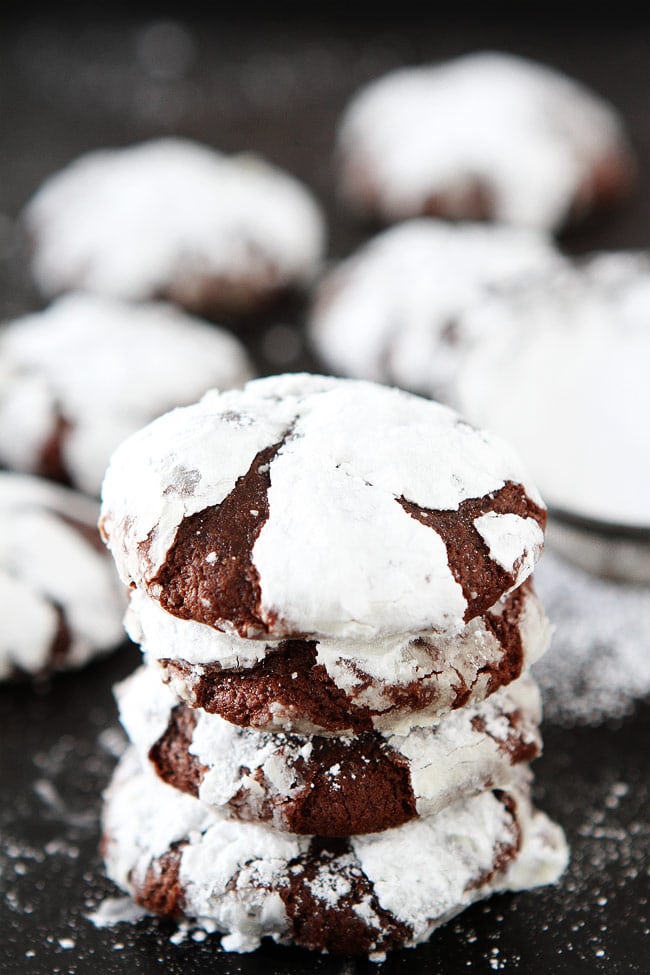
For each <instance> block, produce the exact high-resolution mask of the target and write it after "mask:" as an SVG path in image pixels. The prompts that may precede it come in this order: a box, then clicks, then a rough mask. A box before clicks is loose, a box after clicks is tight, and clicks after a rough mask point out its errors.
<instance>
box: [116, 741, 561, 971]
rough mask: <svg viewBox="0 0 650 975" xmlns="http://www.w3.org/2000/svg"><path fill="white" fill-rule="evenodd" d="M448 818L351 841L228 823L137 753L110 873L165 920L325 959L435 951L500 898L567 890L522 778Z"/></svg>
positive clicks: (124, 790) (236, 941) (119, 786)
mask: <svg viewBox="0 0 650 975" xmlns="http://www.w3.org/2000/svg"><path fill="white" fill-rule="evenodd" d="M517 778H518V779H519V780H518V781H515V782H513V785H512V786H511V787H510V788H509V789H508V791H502V790H494V791H493V790H488V791H485V792H481V793H479V794H478V795H475V796H472V797H471V798H468V799H463V800H461V801H459V802H457V803H454V804H452V805H450V806H447V807H446V808H445V809H443V810H442V811H441V812H439V813H438V814H437V815H435V816H429V817H425V818H421V819H416V820H413V821H412V822H410V823H407V824H406V825H404V826H400V827H397V828H394V829H389V830H385V831H384V832H381V833H373V834H368V835H365V836H364V835H356V836H351V837H348V838H344V839H326V838H322V837H315V836H311V837H310V836H298V835H296V834H292V833H285V832H282V831H279V830H275V829H271V828H269V827H268V826H264V825H259V824H257V823H244V822H236V821H231V820H228V819H224V818H222V817H221V816H219V815H217V814H216V813H215V812H214V811H213V810H212V809H211V808H210V807H209V806H207V805H206V804H205V803H203V802H201V801H200V800H199V799H195V798H193V797H192V796H189V795H186V794H183V793H182V792H180V791H178V790H176V789H174V788H171V787H170V786H168V785H166V784H164V783H162V782H160V781H158V780H157V779H156V778H155V776H153V775H152V774H151V773H150V772H149V771H148V770H145V769H143V767H142V765H141V763H140V762H139V760H138V758H137V755H136V753H135V750H134V749H130V750H129V752H127V754H126V756H125V757H124V758H123V760H122V762H121V763H120V765H119V767H118V769H117V772H116V774H115V777H114V779H113V782H112V784H111V786H110V787H109V789H108V791H107V793H106V805H105V815H104V854H105V858H106V864H107V868H108V873H109V876H110V877H111V878H112V879H113V880H114V881H115V882H116V883H118V884H119V885H120V886H121V887H123V888H124V889H126V890H128V891H130V893H131V894H132V896H133V897H134V899H135V900H136V901H137V902H138V903H140V904H142V905H143V906H145V907H146V908H148V909H149V910H152V911H154V912H155V913H158V914H162V915H164V916H168V917H173V918H176V919H181V918H187V919H189V920H191V921H194V922H197V923H198V924H199V925H202V926H204V927H206V928H208V929H211V930H217V931H220V932H222V933H224V934H225V935H226V936H225V937H224V938H223V940H222V944H223V947H224V948H226V949H227V950H230V951H250V950H253V949H255V948H256V947H258V946H259V944H260V941H261V939H262V937H264V936H269V937H271V938H273V939H274V940H275V941H277V942H280V943H290V942H291V943H294V944H298V945H301V946H303V947H306V948H312V949H316V950H319V951H329V952H334V953H341V954H363V953H382V952H385V951H386V950H390V949H394V948H400V947H409V946H413V945H416V944H418V943H419V942H421V941H424V940H426V939H427V938H428V937H429V936H430V934H431V933H432V931H434V930H435V928H436V927H438V926H439V925H440V924H443V923H444V922H445V921H447V920H449V919H450V918H451V917H453V916H454V915H456V914H458V913H459V912H460V911H461V910H463V909H464V908H465V907H467V906H468V905H469V904H471V903H473V902H474V901H477V900H479V899H481V898H483V897H486V896H487V895H489V894H491V893H494V892H496V891H504V890H521V889H524V888H530V887H535V886H538V885H541V884H546V883H551V882H553V881H554V880H555V879H556V878H557V877H558V875H559V874H560V873H561V872H562V870H563V869H564V866H565V865H566V857H567V853H566V846H565V842H564V838H563V835H562V831H561V830H560V829H559V827H557V826H555V825H554V824H552V823H551V822H550V821H549V820H548V819H547V817H546V816H545V815H544V814H543V813H540V812H536V811H535V810H533V809H532V807H531V805H530V798H529V785H528V777H527V775H526V772H525V770H522V774H521V776H519V777H517Z"/></svg>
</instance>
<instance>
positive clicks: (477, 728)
mask: <svg viewBox="0 0 650 975" xmlns="http://www.w3.org/2000/svg"><path fill="white" fill-rule="evenodd" d="M116 693H117V697H118V703H119V707H120V718H121V721H122V724H123V725H124V728H125V730H126V732H127V734H128V735H129V738H130V739H131V741H132V742H133V744H134V745H135V746H136V749H137V751H138V754H139V756H140V760H141V761H142V763H143V764H146V763H147V762H148V763H150V765H151V767H153V768H154V769H155V770H156V772H157V773H158V775H159V776H160V778H161V779H163V781H165V782H167V783H168V784H169V785H173V786H175V787H176V788H177V789H180V790H181V791H182V792H187V793H188V794H189V795H193V796H196V797H197V798H199V799H201V800H202V802H204V803H206V804H207V805H209V806H212V807H214V808H215V811H216V812H218V813H220V814H221V815H222V816H227V817H229V818H231V819H241V820H246V821H257V822H268V823H270V824H271V825H272V826H273V827H274V828H275V829H281V830H286V831H289V832H291V833H306V834H310V833H315V834H318V835H320V836H328V837H332V836H334V837H336V836H349V835H350V834H352V833H375V832H379V831H381V830H383V829H386V828H389V827H393V826H399V825H401V824H402V823H406V822H408V821H409V820H412V819H415V818H416V817H418V816H431V815H434V814H435V813H437V812H439V811H440V810H441V809H444V808H445V806H448V805H450V804H451V803H454V802H457V801H459V800H460V799H465V798H468V797H470V796H472V795H476V794H478V793H479V792H483V791H485V790H486V789H496V788H499V789H504V788H506V787H509V786H510V785H511V784H512V782H513V778H514V777H515V776H516V775H517V773H518V771H519V765H520V763H522V762H529V761H531V760H532V759H533V758H535V757H537V755H538V754H539V752H540V749H541V740H540V736H539V730H538V724H539V721H540V718H541V705H540V698H539V691H538V689H537V686H536V684H535V682H534V681H533V680H532V678H531V677H530V676H529V675H524V676H523V677H521V678H520V679H519V680H517V681H515V682H513V683H512V684H510V685H509V686H508V687H504V688H502V689H501V690H499V691H497V692H495V693H494V694H493V695H491V696H490V697H489V698H488V699H487V700H485V701H483V702H482V703H481V704H479V705H477V706H469V705H468V706H467V707H464V708H461V709H459V710H457V711H455V712H454V713H453V714H452V715H449V716H448V717H447V719H446V720H445V721H441V722H440V723H438V724H436V725H431V726H429V727H413V728H411V729H410V730H409V731H408V732H407V733H406V734H397V733H395V732H394V731H384V732H378V731H370V732H364V733H360V734H359V735H356V736H349V735H329V736H327V737H323V736H317V735H310V736H306V735H296V734H283V733H279V732H275V733H268V732H259V731H254V730H251V729H247V728H241V727H237V725H234V724H231V723H230V722H229V721H224V720H223V718H220V717H219V716H218V715H215V714H208V713H206V711H204V710H202V709H201V708H191V707H188V706H187V705H186V704H184V703H182V702H181V701H179V699H178V698H177V697H176V695H175V694H174V693H173V692H172V691H171V690H170V688H169V687H167V686H165V684H164V683H163V682H162V681H161V680H160V676H159V674H157V673H156V671H155V670H154V668H152V667H143V668H141V669H140V670H138V671H137V672H136V673H135V674H134V675H133V676H132V677H130V678H128V679H127V680H126V681H124V682H123V683H122V684H120V685H119V686H118V688H117V689H116Z"/></svg>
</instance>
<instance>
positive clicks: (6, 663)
mask: <svg viewBox="0 0 650 975" xmlns="http://www.w3.org/2000/svg"><path fill="white" fill-rule="evenodd" d="M97 515H98V506H97V504H96V503H95V502H94V501H91V500H90V499H89V498H85V497H83V495H80V494H77V493H76V492H74V491H70V490H68V489H67V488H63V487H60V486H58V485H55V484H51V483H49V482H48V481H43V480H39V479H37V478H34V477H27V476H25V475H21V474H11V473H7V472H1V471H0V615H1V616H2V627H1V628H0V679H2V680H6V679H8V678H12V677H18V676H25V675H29V676H33V677H42V676H46V675H47V674H49V673H51V672H52V671H54V670H67V669H68V668H72V667H81V666H83V665H84V664H86V663H87V662H88V661H89V660H91V659H92V658H93V657H95V656H99V655H102V654H105V653H107V652H109V651H110V650H113V649H114V648H116V647H117V646H119V645H120V644H121V643H122V642H123V640H124V634H123V630H122V614H123V612H124V605H125V597H124V592H123V589H122V587H121V585H120V583H119V580H118V578H117V575H116V573H115V571H114V569H113V565H112V562H111V559H110V558H108V557H107V555H106V552H105V550H104V547H103V545H102V544H101V541H100V539H99V534H98V532H97V527H96V526H97Z"/></svg>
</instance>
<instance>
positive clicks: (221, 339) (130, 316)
mask: <svg viewBox="0 0 650 975" xmlns="http://www.w3.org/2000/svg"><path fill="white" fill-rule="evenodd" d="M251 375H252V369H251V365H250V362H249V359H248V356H247V354H246V352H245V350H244V347H243V346H242V344H241V343H240V342H239V340H238V339H236V338H235V337H234V336H233V335H231V334H230V333H229V332H227V331H225V330H224V329H220V328H217V327H216V326H214V325H209V324H208V323H207V322H202V321H199V320H198V319H195V318H191V317H190V316H189V315H186V314H184V313H183V312H181V311H180V310H178V309H176V308H174V306H173V305H169V304H164V303H162V302H151V303H143V304H132V303H130V302H124V301H120V300H118V299H115V298H107V297H103V296H101V295H91V294H82V293H78V294H71V295H66V296H64V297H62V298H59V299H58V300H57V301H55V302H54V303H53V304H52V305H50V307H49V308H46V309H45V310H44V311H41V312H35V313H34V314H32V315H26V316H24V317H22V318H18V319H16V320H14V321H12V322H9V323H7V324H6V325H4V326H3V327H2V328H0V463H3V464H5V466H7V467H10V468H13V469H15V470H20V471H26V472H29V473H34V474H39V475H43V476H46V477H50V478H53V479H55V480H58V481H62V482H64V483H67V484H71V485H73V486H75V487H78V488H80V489H81V490H83V491H85V492H86V493H88V494H92V495H98V494H99V489H100V487H101V482H102V478H103V476H104V471H105V470H106V466H107V464H108V461H109V459H110V456H111V453H112V452H113V450H114V449H115V448H116V447H117V446H118V444H119V443H121V441H122V440H124V439H125V438H126V437H128V436H129V435H130V434H132V433H134V432H135V431H136V430H138V429H139V428H140V427H141V426H144V424H145V423H148V422H149V421H150V420H153V419H154V418H155V417H156V416H159V415H160V414H161V413H165V412H166V411H167V410H169V409H172V407H174V406H182V405H184V404H186V403H191V402H193V401H194V400H195V399H197V397H199V396H201V395H202V394H203V393H204V392H205V391H206V389H211V388H213V387H215V386H216V387H218V388H220V389H229V388H230V387H232V386H237V385H240V384H241V383H244V382H245V381H246V380H247V379H249V378H250V377H251Z"/></svg>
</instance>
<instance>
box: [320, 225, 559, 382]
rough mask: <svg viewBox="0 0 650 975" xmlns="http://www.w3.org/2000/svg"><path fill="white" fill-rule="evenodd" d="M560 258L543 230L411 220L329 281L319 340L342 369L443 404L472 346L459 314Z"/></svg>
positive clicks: (334, 366) (323, 289) (330, 362)
mask: <svg viewBox="0 0 650 975" xmlns="http://www.w3.org/2000/svg"><path fill="white" fill-rule="evenodd" d="M562 263H563V258H562V257H561V255H560V253H559V252H558V251H557V249H556V248H555V247H554V245H553V243H552V242H551V239H550V238H549V237H548V236H547V235H546V234H544V233H541V232H538V231H534V230H528V229H524V228H516V227H508V226H487V225H482V224H477V223H461V224H449V223H445V222H443V221H441V220H434V219H427V218H422V219H419V220H410V221H407V222H406V223H403V224H400V225H399V226H397V227H392V228H391V229H389V230H386V231H384V232H383V233H381V234H379V235H378V236H376V237H374V238H373V239H372V240H370V241H369V243H367V244H365V245H364V246H363V247H361V248H360V249H359V250H358V251H357V252H356V253H355V254H353V255H352V256H351V257H349V258H348V259H347V260H345V261H343V262H342V263H341V264H339V265H338V266H337V267H335V268H334V270H333V271H331V272H330V273H329V274H328V275H327V276H326V277H325V278H324V279H323V281H322V283H321V285H320V289H319V291H318V294H317V298H316V301H315V304H314V307H313V309H312V313H311V324H310V336H311V342H312V345H313V347H314V349H315V351H316V352H317V354H318V355H319V357H320V359H321V360H322V361H323V362H324V363H325V365H326V366H327V368H328V369H331V370H333V371H334V372H336V373H339V374H341V375H344V376H353V377H355V378H359V379H370V380H374V381H375V382H384V383H389V384H394V385H396V386H401V387H402V388H403V389H408V390H410V391H412V392H416V393H421V394H423V395H426V396H432V397H434V398H436V399H442V400H445V399H448V398H449V387H450V384H451V383H452V382H453V380H454V378H455V375H456V372H457V370H458V368H459V366H460V364H461V363H462V360H463V357H464V355H465V354H466V351H467V347H468V342H467V337H466V336H465V335H464V333H462V332H461V330H460V329H459V326H458V319H459V317H460V315H461V313H462V312H463V311H464V310H465V309H466V308H468V307H471V305H472V304H473V303H474V302H477V301H480V300H481V298H482V296H483V295H485V294H489V292H490V291H491V290H493V289H494V288H495V287H498V286H500V285H502V284H504V283H505V282H508V281H511V280H513V279H517V278H519V277H521V276H525V275H530V274H533V273H535V272H538V271H540V270H547V269H548V270H550V269H552V268H556V267H561V265H562Z"/></svg>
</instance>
